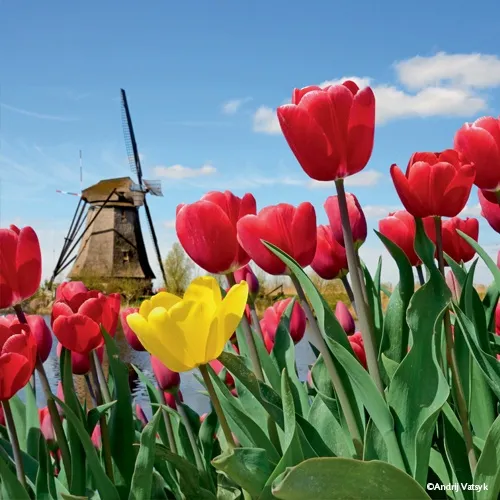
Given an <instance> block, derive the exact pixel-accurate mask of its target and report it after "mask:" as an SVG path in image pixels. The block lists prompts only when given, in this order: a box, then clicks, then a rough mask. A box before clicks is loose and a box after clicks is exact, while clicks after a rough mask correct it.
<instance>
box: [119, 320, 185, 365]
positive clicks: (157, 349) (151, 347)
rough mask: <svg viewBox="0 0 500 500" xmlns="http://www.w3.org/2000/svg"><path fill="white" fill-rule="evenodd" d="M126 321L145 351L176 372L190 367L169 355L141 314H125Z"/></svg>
mask: <svg viewBox="0 0 500 500" xmlns="http://www.w3.org/2000/svg"><path fill="white" fill-rule="evenodd" d="M127 323H128V325H129V326H130V328H131V329H132V331H133V332H134V333H135V334H136V335H137V337H138V339H139V340H140V341H141V343H142V345H143V346H144V348H145V349H146V351H148V352H149V353H150V354H153V356H156V357H157V358H159V359H160V360H161V362H162V363H163V364H164V365H165V366H167V367H168V368H170V369H171V370H173V371H176V372H184V371H188V370H191V369H192V366H190V365H186V364H184V363H182V362H180V361H179V360H178V359H177V358H175V357H173V356H171V355H170V353H169V352H168V349H165V348H164V346H163V344H162V343H161V342H159V341H158V338H157V336H156V335H155V333H154V331H153V329H152V328H151V326H150V325H149V323H148V322H147V321H146V319H145V318H144V317H143V316H142V315H141V314H139V313H134V314H130V315H129V316H127Z"/></svg>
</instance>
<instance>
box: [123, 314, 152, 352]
mask: <svg viewBox="0 0 500 500" xmlns="http://www.w3.org/2000/svg"><path fill="white" fill-rule="evenodd" d="M137 312H139V308H138V307H127V308H126V309H123V310H122V311H120V323H121V325H122V330H123V333H124V335H125V338H126V339H127V342H128V345H129V346H130V347H131V348H132V349H134V350H135V351H145V350H146V349H144V346H143V345H142V344H141V341H140V340H139V338H138V337H137V335H136V334H135V333H134V332H133V331H132V328H130V326H128V323H127V316H128V315H129V314H133V313H137Z"/></svg>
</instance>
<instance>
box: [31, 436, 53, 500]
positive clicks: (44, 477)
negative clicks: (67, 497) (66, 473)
mask: <svg viewBox="0 0 500 500" xmlns="http://www.w3.org/2000/svg"><path fill="white" fill-rule="evenodd" d="M37 456H38V457H39V461H38V474H37V476H36V492H35V498H36V499H37V500H38V499H40V500H43V499H48V498H53V499H54V500H57V498H58V497H57V488H56V483H55V481H54V473H53V470H52V463H51V460H50V455H49V450H48V448H47V444H46V442H45V439H44V437H43V435H42V433H41V432H40V431H38V451H37Z"/></svg>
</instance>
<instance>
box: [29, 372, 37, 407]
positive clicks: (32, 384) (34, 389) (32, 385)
mask: <svg viewBox="0 0 500 500" xmlns="http://www.w3.org/2000/svg"><path fill="white" fill-rule="evenodd" d="M30 385H31V388H32V389H33V395H34V396H35V400H36V377H35V372H33V375H31V378H30Z"/></svg>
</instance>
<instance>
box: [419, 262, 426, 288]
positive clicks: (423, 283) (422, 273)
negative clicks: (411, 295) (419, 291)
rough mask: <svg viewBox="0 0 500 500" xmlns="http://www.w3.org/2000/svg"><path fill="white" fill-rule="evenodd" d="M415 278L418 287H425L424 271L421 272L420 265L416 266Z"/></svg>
mask: <svg viewBox="0 0 500 500" xmlns="http://www.w3.org/2000/svg"><path fill="white" fill-rule="evenodd" d="M417 276H418V282H419V283H420V286H424V285H425V278H424V271H423V270H422V266H421V265H420V264H419V265H418V266H417Z"/></svg>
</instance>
